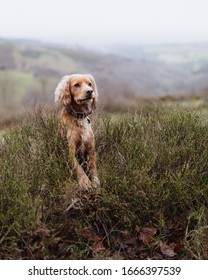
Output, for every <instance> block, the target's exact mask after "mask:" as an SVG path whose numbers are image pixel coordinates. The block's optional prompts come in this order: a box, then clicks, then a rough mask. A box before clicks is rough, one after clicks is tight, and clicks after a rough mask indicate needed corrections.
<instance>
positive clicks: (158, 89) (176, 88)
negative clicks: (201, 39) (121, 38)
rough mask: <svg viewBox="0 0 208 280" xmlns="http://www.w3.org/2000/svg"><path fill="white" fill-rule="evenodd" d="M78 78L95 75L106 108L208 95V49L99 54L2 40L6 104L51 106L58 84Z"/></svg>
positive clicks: (1, 83) (0, 74) (0, 87)
mask: <svg viewBox="0 0 208 280" xmlns="http://www.w3.org/2000/svg"><path fill="white" fill-rule="evenodd" d="M76 72H81V73H86V72H90V73H91V74H92V75H94V77H95V79H96V81H97V84H98V89H99V92H100V100H101V102H102V103H103V104H104V103H111V102H114V103H115V102H120V101H119V100H121V99H122V100H127V97H128V99H129V97H131V98H137V97H139V96H165V95H182V94H186V93H198V92H202V91H205V90H207V89H208V79H207V77H208V44H201V45H176V46H174V45H173V46H172V45H170V46H116V47H115V46H114V47H112V48H110V49H109V48H108V49H105V50H102V51H97V50H96V51H94V50H88V49H85V48H82V47H74V48H69V47H65V46H57V45H50V44H44V43H42V42H38V41H31V40H29V41H28V40H4V39H1V40H0V99H1V104H4V103H5V104H7V103H11V102H13V103H14V104H24V105H25V104H28V103H30V102H32V101H31V100H37V101H39V102H48V101H49V102H51V101H52V99H53V91H54V88H55V86H56V84H57V82H58V81H59V79H60V78H61V77H62V76H63V75H66V74H70V73H76ZM118 98H119V99H118Z"/></svg>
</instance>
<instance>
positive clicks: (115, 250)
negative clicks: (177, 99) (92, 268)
mask: <svg viewBox="0 0 208 280" xmlns="http://www.w3.org/2000/svg"><path fill="white" fill-rule="evenodd" d="M93 129H94V132H95V135H96V149H97V153H98V162H99V174H100V179H101V188H100V189H98V190H94V191H93V192H91V193H83V192H80V191H79V189H78V186H77V183H76V180H75V178H74V175H73V171H72V169H71V164H70V161H69V154H68V150H67V142H66V139H65V131H64V130H65V128H64V127H63V126H62V125H61V124H60V123H59V122H58V119H57V116H56V114H55V113H50V114H48V113H45V112H44V111H43V110H38V111H37V112H36V113H35V114H34V115H30V116H29V117H27V119H26V120H25V121H24V122H23V123H22V124H21V125H20V126H18V127H17V128H13V129H11V130H10V131H8V132H7V133H6V134H5V135H4V136H3V138H2V140H1V144H0V157H1V162H0V202H1V204H0V205H1V212H0V228H1V231H0V246H1V250H0V257H1V258H3V259H22V258H23V259H57V258H58V259H82V258H84V259H97V258H111V259H112V258H125V259H129V258H133V259H144V258H169V256H168V255H164V254H162V253H161V250H160V246H161V243H162V244H167V245H170V246H172V248H174V250H175V256H174V257H175V258H178V259H206V258H207V257H208V253H207V252H208V247H207V242H208V226H207V224H208V199H207V197H208V129H207V124H206V123H205V122H204V120H202V119H201V118H200V116H198V115H197V114H196V113H193V112H192V111H188V110H187V109H186V110H185V109H182V108H168V110H167V109H164V108H162V107H157V108H153V109H151V110H150V109H148V110H147V111H146V110H144V111H142V110H141V111H138V112H137V113H135V114H123V115H113V114H112V115H101V116H96V117H94V119H93ZM144 227H148V228H150V229H151V228H155V229H156V234H155V235H154V236H152V238H151V241H150V240H149V242H148V244H147V243H145V242H142V241H141V238H140V232H141V229H142V228H144Z"/></svg>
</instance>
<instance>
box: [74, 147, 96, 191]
mask: <svg viewBox="0 0 208 280" xmlns="http://www.w3.org/2000/svg"><path fill="white" fill-rule="evenodd" d="M69 152H70V157H71V160H72V164H73V169H74V170H75V171H76V175H77V180H78V184H79V186H80V188H82V189H86V190H89V189H91V188H92V184H91V182H90V180H89V178H88V177H87V175H86V173H85V172H84V170H83V168H82V167H81V165H80V164H79V162H78V160H77V158H76V146H75V144H74V143H69Z"/></svg>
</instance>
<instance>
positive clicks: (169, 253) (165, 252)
mask: <svg viewBox="0 0 208 280" xmlns="http://www.w3.org/2000/svg"><path fill="white" fill-rule="evenodd" d="M160 251H161V253H162V254H163V255H164V256H166V257H170V258H172V257H174V256H175V255H176V253H175V252H174V250H173V249H172V248H171V247H170V246H168V245H166V244H164V243H162V242H161V244H160Z"/></svg>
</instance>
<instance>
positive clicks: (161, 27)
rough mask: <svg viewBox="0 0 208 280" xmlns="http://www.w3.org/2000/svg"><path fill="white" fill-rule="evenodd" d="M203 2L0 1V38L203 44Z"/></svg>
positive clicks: (206, 6) (207, 36)
mask: <svg viewBox="0 0 208 280" xmlns="http://www.w3.org/2000/svg"><path fill="white" fill-rule="evenodd" d="M207 11H208V2H207V1H206V0H120V1H119V0H76V1H75V0H42V1H41V0H16V1H14V0H1V3H0V38H25V39H36V40H41V41H45V42H52V43H60V44H67V45H75V44H78V45H82V46H93V47H95V46H99V45H109V44H163V43H194V42H206V41H208V19H207Z"/></svg>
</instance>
